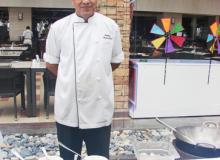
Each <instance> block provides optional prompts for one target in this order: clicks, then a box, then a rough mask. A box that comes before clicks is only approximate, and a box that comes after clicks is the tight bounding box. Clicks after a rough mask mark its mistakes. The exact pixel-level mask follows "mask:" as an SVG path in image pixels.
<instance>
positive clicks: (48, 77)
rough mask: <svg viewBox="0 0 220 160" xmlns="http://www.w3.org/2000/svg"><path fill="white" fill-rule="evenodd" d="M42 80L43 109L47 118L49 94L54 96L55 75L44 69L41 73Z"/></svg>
mask: <svg viewBox="0 0 220 160" xmlns="http://www.w3.org/2000/svg"><path fill="white" fill-rule="evenodd" d="M43 81H44V109H45V110H46V118H49V103H50V96H54V93H55V86H56V76H55V75H53V74H52V73H51V72H50V71H48V70H47V71H46V72H45V73H44V75H43Z"/></svg>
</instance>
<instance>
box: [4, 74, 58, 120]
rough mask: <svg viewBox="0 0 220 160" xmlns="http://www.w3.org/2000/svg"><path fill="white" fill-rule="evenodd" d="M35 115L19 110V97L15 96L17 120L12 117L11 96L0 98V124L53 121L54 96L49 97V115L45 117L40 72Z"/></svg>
mask: <svg viewBox="0 0 220 160" xmlns="http://www.w3.org/2000/svg"><path fill="white" fill-rule="evenodd" d="M36 79H37V82H36V88H37V91H36V92H37V116H36V117H31V118H30V117H27V116H26V113H25V111H23V112H22V111H21V103H20V102H21V101H20V99H21V97H20V95H18V96H17V105H18V120H17V121H15V118H14V108H13V105H14V103H13V98H0V124H6V123H7V124H8V123H40V122H54V116H53V100H54V97H51V98H50V116H49V119H46V114H45V113H46V112H45V110H44V106H43V90H44V88H43V81H42V79H41V74H37V77H36Z"/></svg>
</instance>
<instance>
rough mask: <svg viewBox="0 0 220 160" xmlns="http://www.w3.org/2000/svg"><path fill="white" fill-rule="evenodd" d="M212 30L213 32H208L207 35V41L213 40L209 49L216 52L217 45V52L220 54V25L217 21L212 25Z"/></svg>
mask: <svg viewBox="0 0 220 160" xmlns="http://www.w3.org/2000/svg"><path fill="white" fill-rule="evenodd" d="M210 30H211V32H212V34H208V37H207V43H210V42H211V46H210V47H209V51H210V52H211V53H214V51H215V46H216V45H217V53H218V55H220V42H219V36H220V25H218V23H217V22H214V23H213V24H212V25H211V26H210Z"/></svg>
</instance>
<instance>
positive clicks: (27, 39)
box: [22, 29, 33, 45]
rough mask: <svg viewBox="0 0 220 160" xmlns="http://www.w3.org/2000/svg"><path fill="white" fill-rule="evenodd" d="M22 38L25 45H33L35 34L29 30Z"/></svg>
mask: <svg viewBox="0 0 220 160" xmlns="http://www.w3.org/2000/svg"><path fill="white" fill-rule="evenodd" d="M22 36H23V37H24V42H23V44H29V45H32V37H33V33H32V31H31V30H30V29H27V30H25V31H24V32H23V34H22Z"/></svg>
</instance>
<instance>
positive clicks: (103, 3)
mask: <svg viewBox="0 0 220 160" xmlns="http://www.w3.org/2000/svg"><path fill="white" fill-rule="evenodd" d="M97 9H98V12H99V13H102V14H104V15H106V16H108V17H110V18H112V19H114V20H115V21H116V22H117V24H118V25H119V27H120V31H121V37H122V46H123V51H124V53H125V60H124V62H123V63H122V64H121V65H120V67H119V68H118V69H117V70H116V71H114V73H113V75H114V84H115V108H127V107H128V74H129V70H128V61H129V47H130V44H129V35H130V23H131V19H130V5H129V2H128V0H98V7H97Z"/></svg>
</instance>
